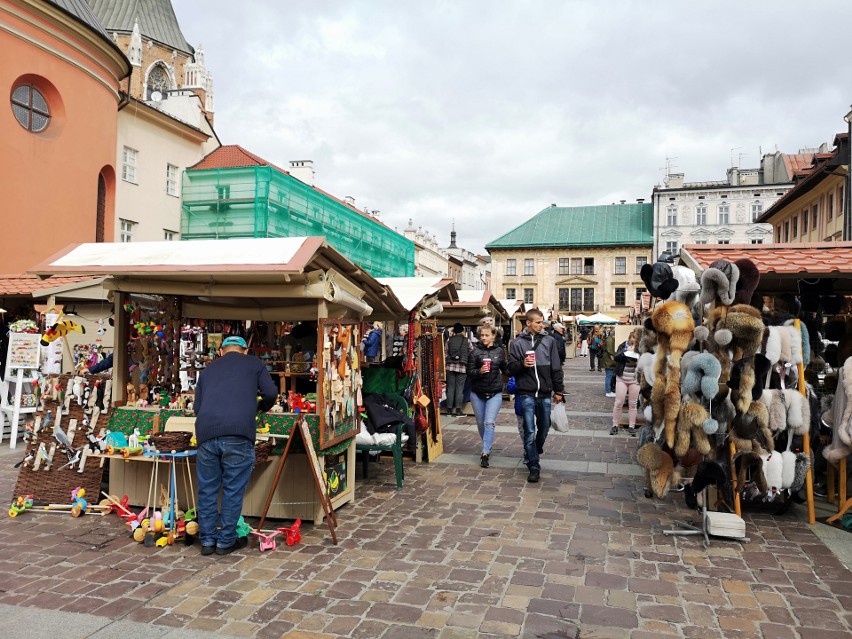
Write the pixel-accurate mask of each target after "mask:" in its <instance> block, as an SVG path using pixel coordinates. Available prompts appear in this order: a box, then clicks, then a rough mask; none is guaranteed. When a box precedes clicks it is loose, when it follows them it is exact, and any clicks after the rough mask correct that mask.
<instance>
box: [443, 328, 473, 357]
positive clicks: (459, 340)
mask: <svg viewBox="0 0 852 639" xmlns="http://www.w3.org/2000/svg"><path fill="white" fill-rule="evenodd" d="M469 351H470V342H469V341H468V339H467V335H464V334H461V335H453V336H452V337H451V338H450V339H448V340H447V361H448V362H453V363H456V364H467V354H468V352H469Z"/></svg>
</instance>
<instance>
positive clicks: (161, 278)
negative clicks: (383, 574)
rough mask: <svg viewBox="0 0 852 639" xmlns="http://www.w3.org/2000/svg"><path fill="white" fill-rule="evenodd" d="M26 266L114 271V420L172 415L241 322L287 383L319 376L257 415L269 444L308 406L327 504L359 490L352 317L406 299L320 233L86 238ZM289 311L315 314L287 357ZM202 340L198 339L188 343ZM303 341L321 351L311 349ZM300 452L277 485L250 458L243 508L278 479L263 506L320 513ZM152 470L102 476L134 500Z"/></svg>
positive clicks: (137, 466) (293, 514)
mask: <svg viewBox="0 0 852 639" xmlns="http://www.w3.org/2000/svg"><path fill="white" fill-rule="evenodd" d="M32 272H33V273H36V274H37V275H39V276H48V275H52V274H74V275H95V274H104V273H106V274H108V277H107V278H106V279H105V280H104V281H103V286H104V287H105V288H106V289H107V290H109V291H110V293H111V295H112V298H113V306H114V311H113V312H114V323H115V332H116V338H115V344H116V346H117V348H116V349H115V355H114V366H113V368H112V378H111V380H112V389H113V400H114V405H115V406H116V408H115V409H114V410H113V411H112V414H111V415H110V417H109V422H108V427H109V429H110V430H113V431H121V432H123V433H125V434H127V435H130V434H132V433H133V432H134V430H138V431H139V433H140V435H142V436H144V435H146V434H147V433H148V432H150V431H152V430H158V429H162V428H164V427H166V426H167V424H168V423H169V419H170V418H174V417H181V416H183V415H189V414H191V413H189V412H187V411H184V410H182V409H183V407H184V402H186V401H191V389H192V380H193V378H194V376H195V375H196V374H197V373H198V372H199V371H200V370H201V369H202V368H203V366H204V362H205V357H206V355H205V351H214V352H215V347H216V345H217V344H218V343H221V338H222V334H223V331H224V332H225V333H227V332H228V331H229V330H230V331H238V332H239V331H242V330H245V331H247V333H246V337H247V338H248V341H249V343H250V352H252V353H254V354H256V355H258V356H261V357H262V358H263V359H264V361H265V362H266V363H267V366H268V368H270V371H271V373H272V374H273V376H278V377H279V379H280V383H281V389H282V393H284V391H290V390H293V389H294V388H296V387H297V383H298V385H300V386H304V385H305V384H307V385H312V384H313V385H314V386H315V390H316V401H315V408H312V406H311V405H310V402H309V401H302V399H300V400H299V401H300V402H301V403H300V410H299V412H298V414H297V413H293V412H291V411H290V410H289V409H290V408H291V406H289V405H288V406H287V410H281V408H280V407H279V408H278V410H277V411H276V409H273V411H270V412H269V413H267V414H265V415H263V416H262V424H261V426H262V429H263V430H264V431H268V436H269V437H271V438H272V439H274V440H275V441H276V442H277V445H276V448H275V449H274V451H273V456H274V453H275V452H278V451H280V449H281V448H283V443H284V441H285V440H286V438H287V437H288V436H289V434H290V432H291V430H292V429H293V427H294V424H295V423H297V422H296V420H297V419H301V418H304V419H305V421H306V422H307V424H308V426H309V429H310V434H311V439H312V441H313V447H314V449H315V450H316V451H317V459H318V461H319V466H320V468H321V469H322V471H323V473H325V475H326V477H325V478H326V479H327V480H329V481H327V484H326V489H327V491H328V493H329V496H330V497H331V500H332V506H333V507H334V508H337V507H339V506H340V505H342V504H345V503H347V502H350V501H353V500H354V494H355V480H354V479H355V475H354V469H355V463H354V435H355V433H356V431H357V429H358V426H359V423H360V417H359V415H358V412H357V405H358V401H357V398H358V396H359V395H360V386H361V370H360V366H359V356H358V344H359V341H360V326H361V324H362V322H363V319H364V318H365V317H369V318H370V319H371V320H392V319H396V318H399V317H400V316H403V315H404V314H405V312H406V311H405V309H404V308H403V307H402V305H401V304H400V303H399V301H398V300H397V299H396V297H395V296H394V295H393V293H391V292H390V291H388V290H387V289H386V288H385V287H384V286H382V285H381V284H379V283H378V282H377V281H376V280H375V279H373V278H372V277H371V276H370V275H369V274H367V273H366V272H365V271H364V270H363V269H361V268H359V267H358V266H356V265H355V264H353V263H351V262H350V261H348V260H347V259H346V258H344V257H343V256H342V255H341V254H340V253H338V252H337V251H336V250H335V249H333V248H332V247H331V246H330V245H329V244H328V243H327V242H326V240H325V238H322V237H302V238H261V239H234V240H218V241H217V240H197V241H192V242H133V243H124V244H116V243H112V244H107V243H98V244H80V245H76V246H72V247H69V248H68V249H66V250H65V251H63V252H62V253H60V254H59V255H57V256H54V257H51V258H49V259H48V260H46V261H45V262H44V263H42V264H40V265H38V266H37V267H35V268H34V269H33V270H32ZM284 322H287V323H292V322H301V323H303V324H304V325H306V326H309V327H312V326H313V325H314V323H316V328H315V329H314V330H315V332H316V337H315V338H314V339H313V343H312V344H311V345H310V346H312V347H313V348H307V349H304V351H303V352H305V353H306V356H305V357H304V358H298V359H297V358H296V357H295V355H292V356H291V358H288V359H285V356H284V349H283V348H279V347H278V345H279V344H280V340H278V338H279V337H280V334H279V333H280V332H279V331H278V328H279V327H280V325H281V324H282V323H284ZM213 328H215V333H214V332H212V330H213ZM265 335H272V336H273V338H272V344H269V343H267V342H265V341H264V339H263V338H264V336H265ZM199 336H201V337H199ZM202 338H203V339H202ZM308 341H310V340H308ZM187 342H188V343H189V354H188V356H187V353H186V352H185V351H186V344H187ZM196 344H198V346H199V351H198V352H193V348H194V346H195V345H196ZM125 345H127V348H125V347H124V346H125ZM311 350H312V351H313V353H314V354H315V355H313V356H310V357H309V356H308V355H307V354H308V353H310V351H311ZM288 352H289V351H288ZM338 370H340V371H343V372H341V373H339V375H340V379H341V380H342V382H343V383H342V384H341V385H340V387H339V388H337V387H335V390H334V391H332V386H335V384H334V383H333V381H334V379H338V377H337V376H338ZM143 382H147V383H143ZM143 386H146V387H150V389H151V391H153V389H154V388H155V387H157V388H159V390H160V400H159V402H158V405H153V400H154V395H153V392H152V394H151V397H150V398H149V399H150V400H151V401H152V405H151V406H148V407H145V406H144V402H143V401H142V398H141V397H138V396H137V395H141V393H142V387H143ZM341 389H342V390H341ZM341 393H343V396H342V397H341V396H340V395H341ZM300 397H301V396H300ZM294 401H295V400H294ZM292 403H293V402H291V404H292ZM187 423H188V424H189V426H187ZM191 424H192V420H184V427H191ZM301 457H302V460H301V463H299V462H298V456H295V458H296V459H297V461H296V463H288V465H287V467H286V470H285V475H284V479H283V481H281V482H280V484H279V485H278V486H275V487H273V486H272V485H271V483H272V477H273V476H274V466H275V464H258V466H257V467H256V468H255V470H254V473H253V476H252V480H251V482H250V485H249V489H248V492H247V495H246V499H245V507H244V514H245V515H249V516H257V515H260V514H261V512H262V510H263V506H264V502H265V498H266V496H267V494H268V493H269V491H270V490H271V489H273V488H274V489H275V491H276V492H275V499H274V501H273V503H272V506H271V508H270V510H269V516H270V517H275V518H285V519H295V518H297V517H301V518H302V519H305V520H313V521H315V522H316V521H319V520H321V519H322V517H323V511H322V507H321V503H320V501H319V500H318V499H317V495H316V494H315V489H314V484H313V479H312V477H310V476H309V470H308V467H307V466H308V465H307V460H306V459H305V454H304V452H302V456H301ZM290 458H291V459H293V458H294V456H293V455H291V457H290ZM150 473H151V470H150V464H146V463H142V462H141V461H140V462H138V463H125V462H124V461H119V460H113V461H111V463H110V490H111V491H112V492H114V493H116V494H127V495H128V497H129V498H130V503H131V504H134V505H144V503H145V495H146V494H147V493H148V486H149V478H150ZM332 474H333V476H334V477H333V479H334V481H331V480H330V479H331V476H332Z"/></svg>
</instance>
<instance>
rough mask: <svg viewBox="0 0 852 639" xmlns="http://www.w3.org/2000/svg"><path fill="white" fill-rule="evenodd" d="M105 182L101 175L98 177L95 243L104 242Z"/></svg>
mask: <svg viewBox="0 0 852 639" xmlns="http://www.w3.org/2000/svg"><path fill="white" fill-rule="evenodd" d="M106 197H107V194H106V180H105V179H104V176H103V174H100V175H98V202H97V209H95V242H103V241H104V227H105V226H106Z"/></svg>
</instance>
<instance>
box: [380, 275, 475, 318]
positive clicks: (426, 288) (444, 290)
mask: <svg viewBox="0 0 852 639" xmlns="http://www.w3.org/2000/svg"><path fill="white" fill-rule="evenodd" d="M379 282H380V283H381V284H384V285H385V286H387V287H388V288H389V289H390V290H391V292H392V293H393V294H394V295H396V297H397V299H398V300H399V301H400V302H401V303H402V305H403V306H404V307H405V308H406V309H408V310H409V311H413V310H414V309H416V308H417V307H418V306H420V304H422V303H423V302H424V301H425V300H426V299H428V298H429V297H433V296H435V295H437V296H438V299H439V300H440V301H442V302H455V301H458V299H459V296H458V293H457V292H456V286H455V283H454V282H453V280H452V279H450V278H447V277H380V278H379Z"/></svg>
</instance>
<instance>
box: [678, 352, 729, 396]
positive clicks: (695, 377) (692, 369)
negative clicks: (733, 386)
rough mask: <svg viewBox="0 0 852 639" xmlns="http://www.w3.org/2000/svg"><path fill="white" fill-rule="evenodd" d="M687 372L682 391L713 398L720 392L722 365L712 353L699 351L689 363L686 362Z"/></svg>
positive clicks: (685, 368)
mask: <svg viewBox="0 0 852 639" xmlns="http://www.w3.org/2000/svg"><path fill="white" fill-rule="evenodd" d="M684 370H685V371H686V374H685V375H684V378H683V384H681V393H683V394H690V395H695V396H696V397H697V396H698V395H701V396H702V397H704V398H705V399H713V398H714V397H716V395H718V394H719V376H720V375H721V374H722V366H721V364H719V360H718V359H716V358H715V357H713V356H712V355H711V354H710V353H699V354H697V355H695V356H694V357H693V358H692V359H691V360H690V361H689V363H687V364H684Z"/></svg>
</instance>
